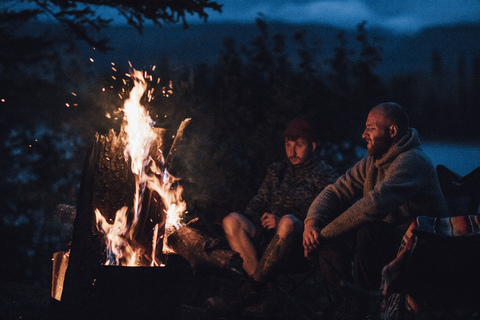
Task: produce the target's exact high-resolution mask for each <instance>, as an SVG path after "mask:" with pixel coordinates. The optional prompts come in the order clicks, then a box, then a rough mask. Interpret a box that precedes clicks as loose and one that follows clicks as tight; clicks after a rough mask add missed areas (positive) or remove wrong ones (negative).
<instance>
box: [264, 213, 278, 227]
mask: <svg viewBox="0 0 480 320" xmlns="http://www.w3.org/2000/svg"><path fill="white" fill-rule="evenodd" d="M260 220H261V221H262V227H264V228H265V229H276V228H277V226H278V222H279V221H280V217H279V216H277V215H274V214H273V213H268V212H265V213H264V214H263V215H262V217H261V218H260Z"/></svg>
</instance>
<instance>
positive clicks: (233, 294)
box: [205, 281, 259, 316]
mask: <svg viewBox="0 0 480 320" xmlns="http://www.w3.org/2000/svg"><path fill="white" fill-rule="evenodd" d="M258 298H259V293H258V291H257V290H255V288H254V287H253V286H252V285H251V284H250V283H249V282H248V281H244V282H243V283H242V284H241V285H240V286H238V287H236V288H233V289H231V290H229V291H227V292H225V293H224V294H221V295H218V296H215V297H210V298H208V299H207V300H206V301H205V303H206V309H207V312H208V313H210V314H214V315H219V316H229V315H238V314H239V313H241V312H242V310H243V309H244V308H245V307H246V306H248V305H250V304H252V303H254V301H256V300H258Z"/></svg>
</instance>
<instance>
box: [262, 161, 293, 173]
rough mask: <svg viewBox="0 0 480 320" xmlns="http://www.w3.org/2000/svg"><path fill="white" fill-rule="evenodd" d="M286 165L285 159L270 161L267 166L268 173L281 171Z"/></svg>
mask: <svg viewBox="0 0 480 320" xmlns="http://www.w3.org/2000/svg"><path fill="white" fill-rule="evenodd" d="M287 166H288V163H287V161H277V162H272V163H270V165H269V166H268V168H267V171H268V172H270V173H278V172H283V171H284V170H285V169H286V168H287Z"/></svg>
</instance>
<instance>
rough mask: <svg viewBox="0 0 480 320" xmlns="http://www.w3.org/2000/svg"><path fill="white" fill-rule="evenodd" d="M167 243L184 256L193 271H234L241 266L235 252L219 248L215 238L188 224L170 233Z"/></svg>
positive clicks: (239, 258)
mask: <svg viewBox="0 0 480 320" xmlns="http://www.w3.org/2000/svg"><path fill="white" fill-rule="evenodd" d="M167 245H168V247H169V248H171V249H172V250H173V251H175V253H176V254H178V255H180V256H182V257H183V258H185V259H186V260H187V261H188V262H189V263H190V265H191V267H192V269H193V270H194V271H196V270H199V269H203V270H209V269H216V270H224V271H234V272H236V271H238V270H240V268H241V266H242V262H243V260H242V258H241V257H240V255H239V254H238V253H237V252H235V251H232V250H228V249H223V248H220V247H219V246H218V243H217V241H215V239H212V238H210V237H208V236H206V235H204V234H202V233H201V232H199V231H198V230H196V229H194V228H190V227H189V226H182V227H180V228H179V229H177V230H175V231H174V232H173V233H172V234H170V235H169V236H168V238H167Z"/></svg>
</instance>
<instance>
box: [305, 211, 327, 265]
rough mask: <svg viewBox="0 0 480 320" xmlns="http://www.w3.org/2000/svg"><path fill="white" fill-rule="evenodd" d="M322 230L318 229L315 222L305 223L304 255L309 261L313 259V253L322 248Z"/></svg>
mask: <svg viewBox="0 0 480 320" xmlns="http://www.w3.org/2000/svg"><path fill="white" fill-rule="evenodd" d="M320 231H321V230H320V228H319V227H317V225H316V221H315V220H308V221H307V222H306V223H305V228H304V231H303V248H304V255H305V257H306V258H308V259H312V258H313V253H314V252H315V251H317V249H318V248H319V247H320V241H321V239H322V238H323V237H322V236H321V234H320Z"/></svg>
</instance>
